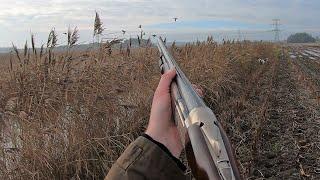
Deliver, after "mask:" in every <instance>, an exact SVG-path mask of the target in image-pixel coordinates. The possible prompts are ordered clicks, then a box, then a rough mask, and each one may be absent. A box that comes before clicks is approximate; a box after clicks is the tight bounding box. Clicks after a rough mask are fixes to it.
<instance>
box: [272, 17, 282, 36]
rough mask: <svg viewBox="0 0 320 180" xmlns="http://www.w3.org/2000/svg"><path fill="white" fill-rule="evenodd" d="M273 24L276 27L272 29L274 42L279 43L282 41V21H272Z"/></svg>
mask: <svg viewBox="0 0 320 180" xmlns="http://www.w3.org/2000/svg"><path fill="white" fill-rule="evenodd" d="M272 21H273V23H272V26H273V27H274V28H273V29H272V31H273V32H274V41H275V42H279V41H280V31H281V30H280V28H279V26H280V25H281V24H280V19H272Z"/></svg>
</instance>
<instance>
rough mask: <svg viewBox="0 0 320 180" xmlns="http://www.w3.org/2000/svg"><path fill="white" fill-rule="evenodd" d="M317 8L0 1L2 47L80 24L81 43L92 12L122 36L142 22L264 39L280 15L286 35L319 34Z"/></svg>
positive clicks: (242, 1) (253, 0) (296, 2)
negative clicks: (291, 33) (255, 35)
mask: <svg viewBox="0 0 320 180" xmlns="http://www.w3.org/2000/svg"><path fill="white" fill-rule="evenodd" d="M319 10H320V1H319V0H128V1H125V0H100V1H92V0H90V1H89V0H72V1H71V0H46V1H43V0H41V1H40V0H16V1H14V0H10V1H9V0H0V46H10V45H11V42H13V43H15V44H18V45H19V46H20V45H21V44H23V43H24V41H25V40H26V39H27V38H28V39H29V35H30V32H33V33H34V34H35V35H36V38H37V43H38V44H41V43H42V42H45V38H46V36H47V34H48V32H49V31H50V29H51V28H52V27H55V29H56V30H57V31H58V32H59V38H60V44H63V43H64V41H63V39H65V37H64V35H63V34H62V33H63V32H65V31H66V29H67V28H68V26H70V27H72V28H73V27H75V26H77V27H78V28H79V31H80V36H81V42H90V41H91V40H92V25H93V20H94V12H95V11H97V12H98V13H99V14H100V16H101V19H102V21H103V23H104V27H105V28H106V33H109V32H116V34H113V35H117V36H121V33H120V31H121V30H122V29H125V30H127V31H128V33H127V35H128V36H129V35H131V36H135V34H136V32H137V30H138V25H139V24H141V25H142V27H143V29H144V30H145V31H146V32H147V34H153V33H160V34H166V35H168V36H169V37H170V38H171V39H177V40H188V36H192V38H197V36H198V35H199V36H200V34H210V33H213V32H216V33H217V32H219V33H220V34H223V32H230V31H233V32H234V34H237V35H238V34H239V33H237V32H239V31H240V32H241V34H242V35H243V36H245V34H247V36H249V34H250V32H252V33H253V32H254V33H257V32H260V33H261V34H262V35H261V37H264V36H265V37H266V38H268V37H270V36H268V35H264V33H265V34H269V35H272V33H271V32H270V31H269V30H271V29H272V26H271V23H272V19H274V18H279V19H281V24H283V25H282V26H281V29H282V30H283V32H284V34H286V32H287V33H288V32H298V31H307V32H312V33H319V31H320V20H319V17H320V11H319ZM173 17H178V18H179V19H178V21H177V22H174V21H173V19H172V18H173ZM118 32H119V33H118ZM179 34H180V35H179ZM226 34H228V33H226ZM109 36H112V35H109ZM221 36H227V35H225V34H224V35H221ZM235 36H236V35H235ZM259 36H260V35H259ZM262 39H263V38H262Z"/></svg>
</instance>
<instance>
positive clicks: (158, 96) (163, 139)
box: [146, 69, 203, 158]
mask: <svg viewBox="0 0 320 180" xmlns="http://www.w3.org/2000/svg"><path fill="white" fill-rule="evenodd" d="M175 76H176V71H175V69H173V70H170V71H168V72H167V73H165V74H163V75H162V76H161V79H160V82H159V85H158V87H157V89H156V91H155V94H154V97H153V101H152V107H151V114H150V119H149V124H148V128H147V130H146V134H148V135H149V136H150V137H152V138H153V139H154V140H156V141H158V142H160V143H162V144H163V145H164V146H166V147H167V148H168V149H169V151H170V152H171V154H172V155H173V156H175V157H177V158H178V157H179V156H180V154H181V151H182V149H183V144H182V142H181V139H180V135H179V131H178V128H177V126H176V125H175V123H174V120H173V116H172V107H171V95H170V85H171V82H172V80H173V79H174V77H175ZM193 87H194V89H195V90H196V92H197V93H198V94H199V96H201V97H203V91H202V89H201V88H199V87H197V86H195V85H193Z"/></svg>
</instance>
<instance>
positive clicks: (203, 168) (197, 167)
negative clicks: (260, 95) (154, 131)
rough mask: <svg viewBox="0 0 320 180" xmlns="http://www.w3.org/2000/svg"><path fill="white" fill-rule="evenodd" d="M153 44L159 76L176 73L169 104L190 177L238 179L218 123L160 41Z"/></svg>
mask: <svg viewBox="0 0 320 180" xmlns="http://www.w3.org/2000/svg"><path fill="white" fill-rule="evenodd" d="M157 41H158V42H157V45H158V49H159V52H160V61H159V66H160V71H161V73H162V74H163V73H165V72H167V71H169V70H170V69H173V68H175V69H176V72H177V75H176V78H175V79H174V81H173V82H172V84H171V96H172V104H173V105H174V108H175V111H174V112H176V114H177V116H175V123H176V124H177V126H178V129H179V130H180V136H181V138H182V139H183V140H184V141H185V142H184V145H185V149H186V153H187V159H188V164H189V166H190V167H191V171H192V174H193V176H194V177H195V178H196V179H198V180H202V179H204V180H207V179H208V180H238V179H241V176H240V173H239V170H238V167H237V163H236V159H235V156H234V153H233V149H232V146H231V143H230V141H229V139H228V137H227V135H226V133H225V131H224V130H223V128H222V126H221V124H220V123H219V121H218V120H217V118H216V116H215V115H214V113H213V111H212V110H211V109H210V108H208V107H207V106H206V104H205V102H204V101H203V100H202V98H201V97H199V95H198V94H197V93H196V91H195V90H194V88H193V86H192V84H191V83H190V81H189V80H188V78H187V77H186V75H185V74H184V73H183V72H182V70H181V69H180V67H179V66H178V64H177V63H176V61H175V60H174V58H173V57H172V56H171V54H170V53H169V51H168V50H167V48H166V46H165V44H164V42H163V40H162V38H161V37H159V38H157ZM182 131H183V132H182ZM184 136H185V137H184Z"/></svg>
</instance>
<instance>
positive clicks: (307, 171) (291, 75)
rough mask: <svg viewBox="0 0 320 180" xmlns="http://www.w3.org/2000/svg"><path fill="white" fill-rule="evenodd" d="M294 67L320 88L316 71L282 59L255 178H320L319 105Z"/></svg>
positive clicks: (277, 70) (273, 89)
mask: <svg viewBox="0 0 320 180" xmlns="http://www.w3.org/2000/svg"><path fill="white" fill-rule="evenodd" d="M299 61H300V60H299ZM295 66H298V68H300V70H299V71H300V72H301V73H305V74H306V75H305V76H312V77H310V79H308V80H312V81H314V83H316V85H318V84H317V82H318V79H319V77H318V72H315V71H314V69H312V68H310V67H309V68H308V66H307V65H306V64H304V62H297V63H291V62H290V60H289V59H287V58H286V57H285V56H283V57H282V58H280V62H279V65H278V67H277V68H276V72H275V77H274V82H273V87H272V93H271V97H270V99H269V100H270V102H269V108H268V111H267V118H266V122H265V123H264V124H263V128H262V132H261V134H262V137H261V142H260V143H261V144H260V148H259V149H260V153H259V157H258V159H257V160H256V165H255V169H256V170H255V172H254V175H255V177H256V178H257V177H260V178H267V179H269V178H270V179H320V174H319V173H320V172H319V170H320V120H319V117H320V116H319V114H320V113H319V104H316V103H315V101H314V100H313V99H312V97H313V96H314V94H312V93H311V92H310V91H308V90H307V89H306V88H305V87H306V86H304V83H305V82H303V81H302V82H301V79H299V77H298V75H299V73H298V72H296V71H297V67H295Z"/></svg>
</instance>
